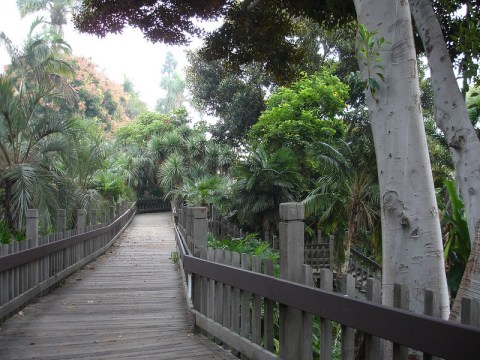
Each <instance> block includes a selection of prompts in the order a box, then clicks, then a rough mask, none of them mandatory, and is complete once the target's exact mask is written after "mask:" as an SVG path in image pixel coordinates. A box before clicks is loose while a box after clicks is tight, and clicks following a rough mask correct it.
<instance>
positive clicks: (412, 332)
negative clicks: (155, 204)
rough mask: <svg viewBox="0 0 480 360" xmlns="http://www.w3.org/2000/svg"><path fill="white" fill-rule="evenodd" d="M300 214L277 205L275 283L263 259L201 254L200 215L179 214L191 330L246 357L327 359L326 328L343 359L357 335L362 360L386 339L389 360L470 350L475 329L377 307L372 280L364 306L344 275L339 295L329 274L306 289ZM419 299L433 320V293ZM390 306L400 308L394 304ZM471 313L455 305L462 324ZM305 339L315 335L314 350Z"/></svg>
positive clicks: (308, 276) (350, 354)
mask: <svg viewBox="0 0 480 360" xmlns="http://www.w3.org/2000/svg"><path fill="white" fill-rule="evenodd" d="M301 213H302V210H301V206H300V204H282V205H281V219H282V222H281V224H280V231H281V232H280V242H281V244H280V248H281V249H284V250H285V251H281V254H280V257H281V258H280V272H281V278H276V277H274V276H272V275H273V264H272V263H271V262H270V261H263V262H262V261H261V260H260V259H259V258H257V257H250V256H249V255H246V254H242V255H240V254H237V253H229V252H225V251H218V250H217V251H213V250H211V249H207V247H206V236H207V235H206V233H207V230H206V229H207V218H206V209H205V208H193V209H187V211H186V212H185V215H186V217H187V218H186V219H179V222H178V223H179V226H176V238H177V243H178V249H179V253H180V264H181V267H182V274H183V276H184V279H185V284H186V285H185V288H186V292H187V294H188V299H189V300H190V299H191V303H190V309H191V313H192V314H193V318H194V321H195V325H196V327H197V329H198V330H199V331H203V332H205V333H206V334H207V335H208V336H209V337H210V338H211V339H212V340H214V341H216V342H217V343H219V344H222V345H223V346H224V347H226V348H229V349H231V350H232V351H233V352H234V353H235V354H237V353H240V354H242V357H243V358H250V359H285V360H293V359H295V360H296V359H312V358H319V357H320V359H322V360H324V359H331V358H332V352H333V347H334V346H333V345H334V343H335V341H334V339H333V330H332V321H333V322H336V323H338V324H340V325H341V326H340V328H341V330H340V333H339V336H338V337H337V338H338V339H341V341H340V344H341V345H340V350H339V351H340V352H341V353H342V354H341V357H342V359H353V358H354V353H355V341H356V340H357V341H358V339H360V338H362V337H363V338H364V341H365V344H366V345H365V358H366V359H382V358H383V354H384V353H383V351H384V350H383V349H384V345H385V344H386V343H387V342H392V343H393V347H392V349H393V350H392V351H393V354H394V359H407V356H408V348H411V349H415V350H416V351H418V352H420V354H421V353H423V357H424V359H428V358H432V356H439V357H441V358H445V359H469V358H472V356H474V354H476V353H477V351H478V341H480V329H478V328H476V327H474V326H470V325H465V324H457V323H452V322H448V321H445V320H441V319H438V318H435V317H433V316H426V315H419V314H413V313H411V312H408V311H406V310H402V309H396V308H391V307H386V306H383V305H380V304H378V303H376V302H379V301H380V282H379V280H378V279H369V280H368V293H367V299H369V300H370V301H364V300H358V299H355V297H354V295H353V283H354V280H353V277H352V276H351V275H350V274H346V275H345V276H344V278H343V279H342V284H341V287H342V289H343V294H337V293H333V292H332V291H331V290H332V278H333V277H332V274H331V272H330V271H329V270H328V269H322V270H320V272H321V277H320V278H321V284H322V289H319V288H315V287H313V286H312V284H313V277H312V271H311V268H310V267H309V266H305V265H301V266H298V265H299V264H301V263H302V262H303V256H302V255H303V244H302V241H303V235H302V234H303V223H302V222H301V218H302V216H301ZM294 244H296V245H297V246H295V245H294ZM298 245H301V246H298ZM262 269H263V270H262ZM262 272H263V273H262ZM395 289H396V293H395V296H396V298H397V299H404V298H405V296H403V295H402V286H396V287H395ZM425 294H426V297H425V299H426V304H427V305H429V306H426V313H427V314H428V315H432V314H434V313H435V305H434V304H435V300H434V299H433V298H434V297H435V294H433V293H431V292H429V291H426V292H425ZM465 303H468V301H465ZM396 305H397V306H399V307H405V306H406V304H405V303H404V302H402V301H400V302H399V303H397V304H396ZM475 306H477V305H472V304H470V306H468V304H467V305H466V307H465V308H464V310H463V313H464V314H470V316H464V317H463V318H465V319H467V318H468V319H467V320H465V323H467V324H468V323H470V324H475V325H477V324H478V318H476V319H475V318H473V316H472V314H474V313H475V311H473V312H472V311H469V310H468V309H474V308H475ZM275 313H277V314H279V317H280V320H279V321H278V322H275V321H274V317H275V316H274V314H275ZM313 324H316V326H313ZM315 329H320V331H319V333H314V332H315V331H318V330H315ZM337 329H338V327H337ZM355 329H356V330H355ZM313 335H315V337H316V338H318V342H316V344H317V345H318V349H315V350H314V349H313V345H312V344H313ZM275 344H278V350H279V352H278V353H277V351H276V346H275ZM317 350H318V351H317Z"/></svg>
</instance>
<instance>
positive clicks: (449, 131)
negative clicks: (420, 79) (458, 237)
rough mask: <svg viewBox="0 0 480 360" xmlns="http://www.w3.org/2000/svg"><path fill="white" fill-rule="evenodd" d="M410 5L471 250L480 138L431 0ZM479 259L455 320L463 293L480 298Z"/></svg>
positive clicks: (479, 199)
mask: <svg viewBox="0 0 480 360" xmlns="http://www.w3.org/2000/svg"><path fill="white" fill-rule="evenodd" d="M410 7H411V13H412V16H413V18H414V21H415V24H416V25H417V29H418V33H419V34H420V37H421V39H422V42H423V45H424V48H425V53H426V55H427V59H428V65H429V67H430V76H431V79H432V84H433V91H434V104H435V108H436V114H435V120H436V123H437V126H438V127H439V128H440V130H442V131H443V133H444V134H445V137H446V139H447V141H448V144H449V148H450V154H451V156H452V160H453V164H454V166H455V180H456V183H457V187H458V190H459V193H460V196H461V197H462V199H463V202H464V204H465V211H466V216H467V223H468V231H469V234H470V241H471V242H472V250H473V249H474V248H475V249H478V247H479V244H478V241H480V239H479V237H478V236H475V235H476V229H477V227H478V226H479V224H480V196H479V192H480V141H479V140H478V137H477V134H476V132H475V129H474V128H473V125H472V123H471V122H470V120H469V118H468V113H467V107H466V105H465V100H464V98H463V96H462V93H461V91H460V88H459V86H458V83H457V80H456V78H455V74H454V72H453V64H452V62H451V60H450V57H449V55H448V50H447V47H446V44H445V38H444V36H443V33H442V30H441V28H440V24H439V22H438V18H437V16H436V14H435V12H434V10H433V7H432V3H431V1H430V0H410ZM474 242H477V243H474ZM476 259H478V252H477V251H472V252H471V254H470V258H469V260H468V264H469V265H468V266H467V267H466V269H465V272H464V274H463V277H462V282H461V285H460V289H459V291H458V292H457V297H456V299H455V302H454V304H453V307H452V312H451V315H450V318H451V319H452V320H458V321H459V320H460V318H459V316H458V315H459V310H460V301H461V297H462V296H469V297H473V298H477V299H478V298H480V294H479V293H478V291H475V288H474V287H472V285H474V284H475V283H478V282H480V264H479V263H478V261H476Z"/></svg>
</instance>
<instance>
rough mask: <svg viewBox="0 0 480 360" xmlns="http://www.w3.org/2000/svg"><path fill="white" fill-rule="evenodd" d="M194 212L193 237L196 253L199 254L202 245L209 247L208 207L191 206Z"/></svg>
mask: <svg viewBox="0 0 480 360" xmlns="http://www.w3.org/2000/svg"><path fill="white" fill-rule="evenodd" d="M191 212H192V222H193V229H192V237H193V243H194V248H195V251H194V254H195V256H197V253H198V252H199V249H200V248H201V247H203V246H204V247H207V227H208V224H207V208H206V207H194V208H191Z"/></svg>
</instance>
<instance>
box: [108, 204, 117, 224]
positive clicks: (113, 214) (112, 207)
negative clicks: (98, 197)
mask: <svg viewBox="0 0 480 360" xmlns="http://www.w3.org/2000/svg"><path fill="white" fill-rule="evenodd" d="M114 219H115V207H114V206H110V214H109V219H108V220H109V222H110V223H111V222H113V220H114Z"/></svg>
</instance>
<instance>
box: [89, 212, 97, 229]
mask: <svg viewBox="0 0 480 360" xmlns="http://www.w3.org/2000/svg"><path fill="white" fill-rule="evenodd" d="M90 226H91V227H92V230H94V229H95V227H96V226H97V209H91V210H90Z"/></svg>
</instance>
